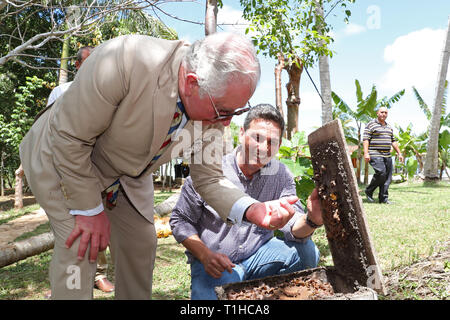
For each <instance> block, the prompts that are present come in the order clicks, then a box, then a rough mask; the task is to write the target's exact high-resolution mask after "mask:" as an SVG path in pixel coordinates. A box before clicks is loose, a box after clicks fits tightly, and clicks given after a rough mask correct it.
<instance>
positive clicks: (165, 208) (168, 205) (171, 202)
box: [154, 193, 180, 217]
mask: <svg viewBox="0 0 450 320" xmlns="http://www.w3.org/2000/svg"><path fill="white" fill-rule="evenodd" d="M179 197H180V194H179V193H175V194H173V195H171V196H170V197H169V198H167V199H166V200H164V201H163V202H161V203H160V204H158V205H157V206H156V207H155V209H154V211H155V214H156V215H157V216H160V217H164V216H166V215H169V214H171V213H172V210H173V208H174V207H175V204H176V203H177V201H178V198H179Z"/></svg>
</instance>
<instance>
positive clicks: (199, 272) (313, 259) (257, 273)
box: [191, 237, 320, 300]
mask: <svg viewBox="0 0 450 320" xmlns="http://www.w3.org/2000/svg"><path fill="white" fill-rule="evenodd" d="M319 257H320V253H319V250H318V249H317V247H316V245H315V244H314V242H313V241H312V240H311V239H308V240H307V241H305V242H294V241H283V240H281V239H278V238H276V237H273V238H272V239H270V240H269V241H267V242H266V243H265V244H264V245H262V246H261V247H260V248H259V249H258V250H257V251H256V252H255V253H254V254H253V255H251V256H250V257H249V258H247V259H245V260H244V261H242V262H241V263H239V264H236V265H235V267H234V268H233V272H232V273H231V274H230V273H228V271H224V272H223V273H222V276H221V277H220V278H219V279H216V278H213V277H211V276H210V275H209V274H207V273H206V271H205V269H204V267H203V264H202V263H201V262H200V261H199V260H197V259H195V260H194V261H193V262H192V264H191V299H192V300H217V295H216V293H215V291H214V287H216V286H221V285H224V284H227V283H232V282H241V281H245V280H251V279H259V278H264V277H266V276H273V275H279V274H286V273H291V272H295V271H300V270H304V269H309V268H315V267H316V266H317V264H318V263H319Z"/></svg>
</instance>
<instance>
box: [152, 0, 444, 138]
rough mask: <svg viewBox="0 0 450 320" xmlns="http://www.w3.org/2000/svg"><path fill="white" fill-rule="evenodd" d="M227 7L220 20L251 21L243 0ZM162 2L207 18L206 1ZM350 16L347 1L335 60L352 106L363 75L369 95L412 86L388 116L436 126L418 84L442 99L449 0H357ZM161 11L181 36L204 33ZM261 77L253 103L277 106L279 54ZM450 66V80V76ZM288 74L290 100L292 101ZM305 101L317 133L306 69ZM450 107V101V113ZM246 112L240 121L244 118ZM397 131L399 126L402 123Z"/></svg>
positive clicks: (315, 73) (336, 79)
mask: <svg viewBox="0 0 450 320" xmlns="http://www.w3.org/2000/svg"><path fill="white" fill-rule="evenodd" d="M223 2H224V7H223V8H222V9H221V10H219V13H218V22H219V23H221V22H229V23H235V22H238V21H241V22H243V20H242V18H241V11H242V10H241V8H240V6H239V1H237V0H232V1H226V0H224V1H223ZM162 8H163V9H164V10H165V11H167V12H169V13H170V14H173V15H175V16H178V17H180V18H184V19H189V20H194V21H199V22H203V20H204V12H205V4H204V1H186V2H185V3H179V2H178V3H166V4H165V5H163V6H162ZM348 9H350V10H351V12H352V15H351V17H350V23H349V24H345V23H344V21H343V15H342V13H341V12H340V9H339V6H337V7H336V9H335V10H334V11H333V12H332V14H330V15H329V16H328V17H327V22H328V23H330V24H331V25H332V27H333V30H332V36H333V38H334V39H335V42H334V43H333V44H332V46H331V49H332V50H333V51H334V55H333V57H332V58H331V59H330V60H329V63H330V77H331V88H332V90H333V91H334V92H336V93H337V94H338V95H339V96H340V97H341V98H343V99H344V100H345V101H346V102H347V103H348V104H349V106H350V107H352V108H355V107H356V97H355V79H358V80H359V81H360V83H361V87H362V90H363V94H364V96H366V95H368V94H369V92H370V89H371V87H372V85H375V86H376V87H377V89H378V97H379V98H381V97H384V96H388V97H390V96H391V95H392V94H394V93H396V92H398V91H399V90H401V89H406V93H405V95H404V96H403V97H402V99H401V100H400V101H399V102H398V103H397V104H395V105H394V106H393V108H392V109H391V110H390V112H389V116H388V119H387V121H388V122H389V123H391V124H392V125H399V126H401V127H402V128H406V127H407V126H408V125H409V124H410V123H412V125H413V130H414V132H416V133H421V132H423V131H424V130H426V127H427V125H428V123H427V120H426V118H425V117H424V114H423V113H422V111H421V109H420V108H419V105H418V103H417V100H416V99H415V97H414V94H413V91H412V86H415V87H416V88H417V90H418V91H419V92H420V94H421V95H422V97H423V98H424V100H425V101H426V102H427V103H428V105H429V106H430V107H432V106H433V103H434V95H435V87H436V81H437V72H438V65H439V62H440V57H441V54H442V50H443V46H444V38H445V31H446V29H447V25H448V19H449V16H450V1H449V0H430V1H423V0H379V1H376V0H372V1H368V0H356V3H355V4H353V5H350V6H349V7H348ZM159 17H160V18H161V19H162V20H163V21H164V22H165V23H166V24H167V25H168V26H170V27H172V28H174V29H175V30H176V31H177V32H178V35H179V37H180V38H181V39H186V40H187V41H189V42H193V41H195V40H197V39H201V38H203V37H204V26H203V25H197V24H190V23H186V22H180V21H177V20H176V19H172V18H168V17H167V16H164V15H163V14H159ZM221 30H224V31H235V32H242V33H243V30H245V28H244V27H241V28H232V27H226V26H224V27H223V28H219V29H218V31H221ZM260 61H261V68H262V74H261V81H260V83H259V85H258V88H257V90H256V92H255V94H254V95H253V97H252V98H251V99H250V102H251V104H252V105H256V104H258V103H271V104H272V105H275V89H274V67H275V65H276V61H275V60H274V59H271V58H265V57H264V56H262V54H261V55H260ZM308 71H309V73H310V75H311V77H312V79H313V81H314V82H315V83H316V85H317V86H318V88H320V80H319V68H318V66H317V65H316V66H314V67H313V68H310V69H308ZM449 74H450V72H449V73H448V74H447V79H450V76H449ZM282 81H283V84H282V85H283V92H282V93H283V101H285V100H286V90H285V88H284V85H285V84H286V82H287V76H286V74H285V72H284V73H283V77H282ZM300 98H301V105H300V110H299V126H300V128H299V129H300V130H301V131H306V133H309V132H311V131H312V130H314V129H315V128H317V127H319V126H320V125H321V121H322V120H321V101H320V97H319V96H318V94H317V93H316V91H315V89H314V87H313V85H312V82H311V80H310V79H309V78H308V76H307V74H306V72H303V74H302V79H301V85H300ZM449 111H450V106H449V107H448V108H447V112H449ZM243 118H244V116H240V117H236V119H233V121H234V122H236V123H237V124H239V125H241V124H242V122H243ZM395 131H397V130H395Z"/></svg>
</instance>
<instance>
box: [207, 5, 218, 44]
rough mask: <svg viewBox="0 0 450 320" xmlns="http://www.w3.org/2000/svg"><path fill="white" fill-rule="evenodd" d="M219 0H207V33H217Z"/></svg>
mask: <svg viewBox="0 0 450 320" xmlns="http://www.w3.org/2000/svg"><path fill="white" fill-rule="evenodd" d="M217 11H218V9H217V0H208V1H206V10H205V35H206V36H207V35H210V34H213V33H216V30H217Z"/></svg>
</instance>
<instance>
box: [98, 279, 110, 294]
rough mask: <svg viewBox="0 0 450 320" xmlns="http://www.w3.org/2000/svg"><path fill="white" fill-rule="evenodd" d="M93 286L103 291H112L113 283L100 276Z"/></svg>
mask: <svg viewBox="0 0 450 320" xmlns="http://www.w3.org/2000/svg"><path fill="white" fill-rule="evenodd" d="M95 288H97V289H99V290H102V291H103V292H113V291H114V285H113V284H112V283H111V282H110V281H109V280H108V279H106V278H101V279H98V280H97V281H95Z"/></svg>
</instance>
